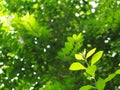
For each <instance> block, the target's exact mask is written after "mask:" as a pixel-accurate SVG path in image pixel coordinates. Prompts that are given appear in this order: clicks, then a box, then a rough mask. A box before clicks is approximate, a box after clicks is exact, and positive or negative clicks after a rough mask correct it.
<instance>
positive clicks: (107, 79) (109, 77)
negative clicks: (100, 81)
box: [105, 73, 116, 82]
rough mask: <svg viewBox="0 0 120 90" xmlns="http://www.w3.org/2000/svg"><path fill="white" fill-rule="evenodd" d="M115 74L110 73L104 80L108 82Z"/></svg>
mask: <svg viewBox="0 0 120 90" xmlns="http://www.w3.org/2000/svg"><path fill="white" fill-rule="evenodd" d="M115 76H116V74H114V73H113V74H110V75H109V76H108V77H107V78H106V79H105V82H108V81H110V80H112V79H113V78H114V77H115Z"/></svg>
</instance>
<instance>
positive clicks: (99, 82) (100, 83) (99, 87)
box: [96, 78, 106, 90]
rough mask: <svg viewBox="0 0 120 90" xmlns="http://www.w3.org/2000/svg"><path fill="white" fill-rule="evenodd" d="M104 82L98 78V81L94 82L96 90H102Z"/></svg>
mask: <svg viewBox="0 0 120 90" xmlns="http://www.w3.org/2000/svg"><path fill="white" fill-rule="evenodd" d="M105 84H106V83H105V80H104V79H102V78H99V79H98V81H97V82H96V87H97V89H98V90H104V87H105Z"/></svg>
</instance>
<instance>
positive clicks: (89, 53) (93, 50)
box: [86, 48, 96, 59]
mask: <svg viewBox="0 0 120 90" xmlns="http://www.w3.org/2000/svg"><path fill="white" fill-rule="evenodd" d="M95 51H96V48H94V49H92V50H90V51H89V52H88V53H87V56H86V59H87V58H88V57H90V56H91V55H92V54H93V53H94V52H95Z"/></svg>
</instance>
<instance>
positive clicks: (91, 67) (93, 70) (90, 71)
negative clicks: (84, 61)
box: [86, 65, 96, 77]
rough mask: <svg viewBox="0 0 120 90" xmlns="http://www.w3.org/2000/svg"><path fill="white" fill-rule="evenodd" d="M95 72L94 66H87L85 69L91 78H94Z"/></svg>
mask: <svg viewBox="0 0 120 90" xmlns="http://www.w3.org/2000/svg"><path fill="white" fill-rule="evenodd" d="M95 71H96V66H95V65H93V66H89V67H88V68H86V72H87V73H88V74H90V75H91V76H92V77H95Z"/></svg>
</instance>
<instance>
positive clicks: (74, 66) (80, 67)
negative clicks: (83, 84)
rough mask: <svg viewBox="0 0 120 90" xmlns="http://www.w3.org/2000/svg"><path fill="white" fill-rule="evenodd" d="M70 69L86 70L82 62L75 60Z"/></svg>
mask: <svg viewBox="0 0 120 90" xmlns="http://www.w3.org/2000/svg"><path fill="white" fill-rule="evenodd" d="M69 69H70V70H84V69H86V68H85V67H84V66H83V65H82V64H81V63H79V62H74V63H72V64H71V65H70V67H69Z"/></svg>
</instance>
